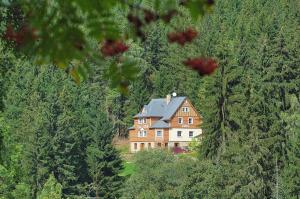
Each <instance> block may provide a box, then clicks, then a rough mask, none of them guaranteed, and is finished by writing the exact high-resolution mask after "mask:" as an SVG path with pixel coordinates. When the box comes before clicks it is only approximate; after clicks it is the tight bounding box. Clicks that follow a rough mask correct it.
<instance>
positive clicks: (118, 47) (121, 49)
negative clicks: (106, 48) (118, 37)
mask: <svg viewBox="0 0 300 199" xmlns="http://www.w3.org/2000/svg"><path fill="white" fill-rule="evenodd" d="M114 48H115V52H116V53H124V52H125V51H127V50H128V48H129V47H128V46H127V45H125V44H124V43H122V42H121V41H116V43H115V44H114Z"/></svg>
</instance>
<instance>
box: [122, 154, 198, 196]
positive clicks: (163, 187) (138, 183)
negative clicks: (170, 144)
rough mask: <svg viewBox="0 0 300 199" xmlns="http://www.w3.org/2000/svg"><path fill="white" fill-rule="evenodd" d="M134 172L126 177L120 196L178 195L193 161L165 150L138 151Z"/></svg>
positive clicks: (189, 173) (189, 172)
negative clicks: (179, 157) (180, 157)
mask: <svg viewBox="0 0 300 199" xmlns="http://www.w3.org/2000/svg"><path fill="white" fill-rule="evenodd" d="M135 165H136V172H135V173H133V174H132V175H131V176H130V178H129V179H128V180H127V181H126V187H125V189H124V190H123V198H180V196H181V192H182V190H181V186H183V184H184V183H185V180H187V178H188V176H190V175H192V173H191V172H192V168H193V167H194V166H195V165H196V163H195V162H194V160H191V159H179V160H178V159H177V158H176V157H174V156H173V155H172V154H170V153H169V152H168V151H162V150H151V151H148V152H140V153H138V154H137V155H136V159H135Z"/></svg>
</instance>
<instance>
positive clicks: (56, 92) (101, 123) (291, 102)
mask: <svg viewBox="0 0 300 199" xmlns="http://www.w3.org/2000/svg"><path fill="white" fill-rule="evenodd" d="M0 2H1V1H0ZM3 2H10V1H3ZM20 2H27V3H28V2H30V1H26V0H24V1H20ZM41 2H42V1H41ZM45 2H48V1H45ZM49 2H51V1H49ZM53 2H55V1H53ZM58 2H59V1H58ZM74 2H80V1H75V0H74ZM91 2H92V1H91ZM95 2H97V1H95ZM107 2H110V1H107ZM111 2H113V1H111ZM134 2H139V5H142V6H144V7H147V8H148V9H150V10H155V9H156V7H155V6H154V5H153V4H152V3H151V2H152V1H150V0H140V1H137V0H136V1H134ZM153 2H157V1H153ZM166 2H167V1H166ZM168 2H171V1H168ZM176 2H177V1H176ZM191 2H202V0H197V1H191ZM208 2H214V1H208ZM38 3H39V1H36V0H34V1H32V5H30V6H33V7H34V6H36V7H34V8H37V10H38V8H39V7H38V6H37V5H38ZM103 4H104V3H103ZM107 4H108V3H107ZM188 5H190V7H189V9H190V10H195V9H193V8H194V7H193V6H195V5H194V4H188ZM30 6H28V7H30ZM41 6H43V5H41ZM44 6H45V5H44ZM51 6H53V8H55V6H56V5H52V4H51ZM105 6H106V5H105ZM105 6H104V7H105ZM107 6H108V5H107ZM109 6H110V5H109ZM28 7H26V8H28ZM49 9H50V6H49ZM89 9H91V8H89ZM178 9H179V10H180V12H181V13H182V14H181V15H180V16H178V17H174V19H172V20H171V21H170V24H166V23H165V22H163V21H156V22H153V23H149V24H148V25H147V27H146V28H145V29H143V31H144V33H143V34H145V35H146V36H145V37H144V36H143V34H142V33H141V32H140V29H139V28H140V27H139V26H137V25H136V24H135V25H136V27H135V28H136V34H137V35H138V37H137V39H136V38H135V37H132V38H133V39H130V38H131V37H129V39H128V41H126V42H127V44H128V46H129V48H128V50H127V48H125V47H126V46H125V47H124V46H123V47H124V48H123V51H126V52H124V56H126V58H124V59H125V61H124V63H123V65H122V66H123V68H125V69H126V67H127V70H126V71H122V70H121V71H117V70H118V67H117V66H116V65H114V61H115V60H113V59H110V58H109V59H103V60H96V61H95V60H93V61H89V60H86V61H84V63H82V62H80V64H82V65H84V66H85V68H83V69H82V68H81V66H79V67H78V68H76V70H77V69H78V70H77V71H75V72H74V71H73V70H72V68H71V69H70V73H66V70H67V68H65V64H64V62H67V60H68V59H69V58H76V59H80V58H82V57H81V55H79V54H76V53H74V52H77V51H75V50H72V48H71V47H70V45H69V43H67V42H68V41H67V39H68V37H70V39H73V38H75V39H76V36H78V37H80V36H82V35H81V34H79V33H78V31H77V29H76V27H75V28H73V29H70V30H69V31H68V32H60V31H59V30H57V31H56V32H54V33H53V34H57V35H61V37H60V38H59V39H60V40H61V42H64V40H66V41H65V43H63V44H64V45H63V46H62V47H61V45H59V44H58V43H55V42H54V40H51V39H53V38H52V37H51V38H50V39H49V42H46V41H45V42H44V43H43V40H41V41H42V42H40V43H41V45H44V46H42V47H41V48H40V49H41V50H37V51H32V50H31V49H29V48H28V47H24V50H20V47H19V46H18V40H17V39H15V38H17V37H16V35H14V36H15V37H14V38H13V40H14V39H15V40H14V42H16V43H17V45H14V44H13V43H12V42H11V41H8V40H7V36H6V37H5V34H7V27H9V24H10V23H12V22H11V21H14V23H18V20H19V18H18V17H16V16H14V13H13V12H12V9H11V8H10V7H9V6H8V5H7V3H0V11H1V12H0V199H33V198H37V199H61V198H68V199H73V198H74V199H77V198H78V199H81V198H124V199H128V198H137V199H143V198H144V199H152V198H153V199H168V198H169V199H173V198H174V199H176V198H178V199H179V198H180V199H181V198H182V199H191V198H197V199H202V198H203V199H243V198H245V199H246V198H247V199H248V198H249V199H264V198H265V199H271V198H274V199H300V12H299V11H300V1H299V0H247V1H245V0H226V1H222V0H218V1H217V0H216V1H215V2H214V5H213V7H212V9H211V11H210V7H209V8H207V9H208V10H209V12H207V13H206V12H205V13H204V14H201V16H198V19H196V20H194V19H193V16H194V15H195V14H193V12H191V13H192V14H191V15H189V14H188V10H187V9H186V8H185V7H180V8H178ZM49 12H50V11H49ZM194 12H197V9H196V11H194ZM113 13H114V14H113V16H112V19H111V20H113V21H115V23H116V24H117V26H118V27H119V29H120V30H122V31H123V32H130V31H132V30H133V29H134V27H132V26H130V20H129V21H128V20H127V18H126V15H127V14H128V9H125V8H124V9H123V7H120V8H114V12H113ZM56 14H57V13H56ZM64 14H65V15H67V14H69V15H68V16H70V13H58V14H57V15H64ZM81 14H82V15H84V13H81ZM55 16H56V15H55ZM91 16H93V15H91ZM91 16H87V17H91ZM56 17H57V16H56ZM39 19H40V20H41V18H36V20H37V21H38V20H39ZM151 19H152V18H151ZM85 20H87V19H85ZM91 20H92V18H91ZM37 21H34V23H36V24H38V22H37ZM74 21H76V20H74ZM132 21H133V20H131V22H132ZM134 22H136V21H134ZM92 23H94V22H93V21H91V24H92ZM95 23H96V22H95ZM40 24H42V25H41V26H43V25H44V24H43V23H42V22H40ZM69 24H70V23H69V22H66V24H65V27H66V28H69V26H70V27H72V26H71V25H69ZM60 26H62V27H63V28H64V25H63V24H60ZM53 27H54V28H57V27H56V26H53ZM174 27H193V28H194V29H195V30H197V32H198V36H197V37H196V38H195V40H193V42H190V43H188V44H186V45H180V44H177V43H171V42H170V39H169V40H168V38H167V36H166V35H167V34H168V33H169V32H172V31H174ZM81 28H82V27H81ZM79 29H80V28H79ZM47 31H50V29H49V30H47ZM51 31H52V29H51ZM72 31H73V32H74V34H73V35H72V36H71V33H72ZM76 31H77V32H76ZM83 32H84V31H83ZM112 32H113V31H112ZM75 33H78V34H75ZM68 34H70V35H68ZM95 34H96V33H95ZM97 34H98V32H97ZM103 34H106V33H103ZM139 37H140V38H139ZM60 40H59V41H60ZM41 45H40V46H41ZM40 46H39V47H40ZM86 46H88V47H86V48H88V49H90V50H91V51H95V52H99V49H98V44H97V41H96V40H94V39H92V38H91V39H89V40H88V41H86ZM60 47H61V48H60ZM55 48H57V49H58V50H57V52H56V51H55V50H54V49H55ZM76 48H77V46H76ZM106 50H107V49H106ZM121 50H122V49H121ZM35 52H37V53H36V54H35ZM71 53H73V54H71ZM102 53H104V54H105V53H107V54H109V53H110V52H108V51H105V52H104V51H103V50H102ZM199 55H201V56H202V57H211V58H213V59H215V60H217V62H218V67H217V68H216V70H215V71H214V72H213V73H212V74H210V75H201V74H199V71H198V73H197V71H195V70H193V69H191V68H188V67H186V66H185V64H184V63H183V60H185V59H189V58H191V57H197V56H199ZM88 56H91V57H93V56H95V55H94V54H89V55H88ZM40 57H45V60H46V61H48V60H50V59H52V58H55V60H56V59H57V60H59V61H57V62H52V63H50V62H46V61H45V62H43V63H42V62H41V61H39V59H40ZM36 59H37V60H38V61H37V60H36ZM116 59H119V60H118V61H120V60H122V57H121V58H116ZM126 60H134V63H135V65H134V66H131V65H130V62H131V61H128V63H127V61H126ZM72 64H73V65H75V64H76V63H75V64H74V63H72ZM77 64H78V63H77ZM80 64H79V65H80ZM114 67H115V68H114ZM85 69H87V70H86V71H88V72H86V71H84V70H85ZM125 69H124V70H125ZM116 71H117V72H116ZM77 72H78V73H77ZM86 73H87V74H88V75H86ZM70 74H71V75H70ZM172 92H176V93H177V95H178V96H188V98H189V99H190V100H191V102H192V103H193V105H194V106H195V108H196V109H197V111H198V112H199V113H200V114H201V115H202V116H203V124H202V125H201V128H202V130H203V136H202V138H201V142H200V144H199V145H198V146H197V147H196V148H195V153H196V158H192V159H191V158H190V157H178V156H175V155H173V154H172V153H171V152H169V151H167V150H149V151H142V152H139V153H137V154H135V155H133V156H134V157H133V161H134V162H135V171H134V172H132V173H131V174H130V175H125V176H124V175H121V173H122V171H124V159H123V155H122V151H120V150H119V149H118V148H117V147H116V146H115V145H114V142H113V140H114V139H116V138H127V136H128V130H127V129H128V128H129V127H130V126H132V124H133V116H134V115H135V114H136V113H138V112H139V111H140V109H141V108H142V107H143V105H145V104H147V103H148V102H149V101H150V100H151V99H153V98H164V97H165V96H166V95H167V94H170V93H172Z"/></svg>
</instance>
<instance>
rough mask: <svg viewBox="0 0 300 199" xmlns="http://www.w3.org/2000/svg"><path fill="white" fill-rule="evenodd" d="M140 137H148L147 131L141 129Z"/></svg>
mask: <svg viewBox="0 0 300 199" xmlns="http://www.w3.org/2000/svg"><path fill="white" fill-rule="evenodd" d="M138 137H147V131H144V130H140V131H139V132H138Z"/></svg>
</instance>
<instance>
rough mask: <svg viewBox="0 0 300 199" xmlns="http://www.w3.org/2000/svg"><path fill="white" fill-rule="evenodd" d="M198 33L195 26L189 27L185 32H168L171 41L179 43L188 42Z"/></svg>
mask: <svg viewBox="0 0 300 199" xmlns="http://www.w3.org/2000/svg"><path fill="white" fill-rule="evenodd" d="M197 35H198V32H197V31H196V30H194V29H193V28H188V29H187V30H186V31H183V32H171V33H169V34H168V40H169V42H170V43H178V44H180V45H182V46H183V45H184V44H185V43H186V42H191V41H193V39H195V37H196V36H197Z"/></svg>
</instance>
